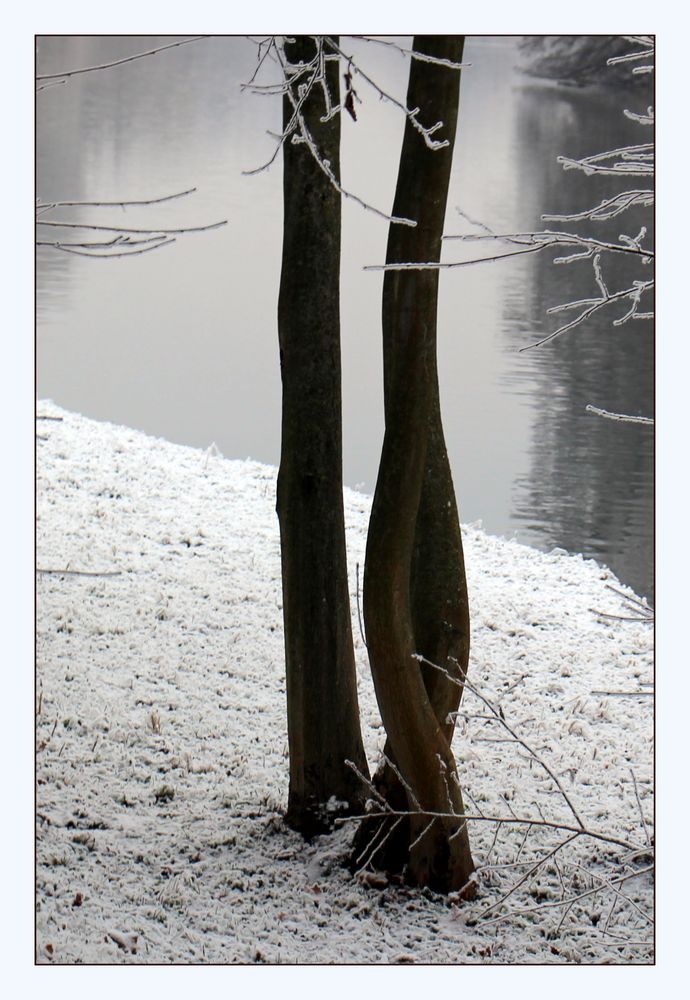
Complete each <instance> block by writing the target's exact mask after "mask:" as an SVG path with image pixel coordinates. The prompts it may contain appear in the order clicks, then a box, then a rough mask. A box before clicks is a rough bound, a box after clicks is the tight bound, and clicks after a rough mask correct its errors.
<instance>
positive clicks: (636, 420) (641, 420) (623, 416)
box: [585, 403, 654, 426]
mask: <svg viewBox="0 0 690 1000" xmlns="http://www.w3.org/2000/svg"><path fill="white" fill-rule="evenodd" d="M585 410H586V411H587V412H588V413H596V415H597V416H598V417H606V419H607V420H621V421H623V422H624V423H626V424H647V425H648V426H653V425H654V417H635V416H632V415H631V414H627V413H611V411H610V410H602V409H601V408H600V407H598V406H592V404H591V403H588V404H587V406H586V407H585Z"/></svg>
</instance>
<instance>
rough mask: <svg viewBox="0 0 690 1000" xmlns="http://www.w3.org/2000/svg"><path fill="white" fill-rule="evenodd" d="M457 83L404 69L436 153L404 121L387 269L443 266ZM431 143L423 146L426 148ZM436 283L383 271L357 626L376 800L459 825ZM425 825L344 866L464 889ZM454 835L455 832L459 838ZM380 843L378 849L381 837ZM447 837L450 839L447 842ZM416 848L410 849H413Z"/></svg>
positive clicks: (449, 498)
mask: <svg viewBox="0 0 690 1000" xmlns="http://www.w3.org/2000/svg"><path fill="white" fill-rule="evenodd" d="M463 41H464V39H463V38H462V37H443V38H432V37H422V38H415V40H414V48H415V50H416V51H419V52H423V53H426V54H428V55H431V56H435V57H437V58H442V59H449V60H452V61H453V62H459V61H460V60H461V58H462V50H463ZM459 82H460V81H459V71H457V70H453V69H450V68H448V67H445V66H440V65H437V64H431V63H426V62H421V61H417V60H413V61H412V64H411V68H410V83H409V89H408V95H407V104H408V107H410V108H415V107H418V108H419V109H420V111H419V115H418V119H419V121H420V122H422V123H423V124H425V125H427V126H429V125H432V124H434V123H435V122H436V121H437V120H438V119H442V120H443V122H444V129H443V132H442V133H441V134H442V136H443V137H444V138H445V139H447V140H448V145H447V146H446V147H445V148H444V149H440V150H435V151H433V150H430V149H428V147H427V146H426V145H425V144H424V142H423V140H422V138H421V136H420V135H419V134H418V132H417V131H416V130H415V129H414V128H413V127H412V126H411V125H410V123H409V122H408V123H407V124H406V128H405V135H404V138H403V148H402V153H401V158H400V169H399V174H398V183H397V188H396V196H395V203H394V208H393V214H395V215H405V216H407V217H412V218H415V219H416V220H417V226H416V227H415V228H410V227H404V226H399V225H397V226H396V225H394V224H392V225H391V228H390V234H389V241H388V250H387V256H386V262H387V263H400V262H408V261H414V262H433V261H439V260H440V253H441V236H442V232H443V224H444V218H445V210H446V202H447V194H448V185H449V180H450V169H451V163H452V153H453V145H454V140H455V130H456V123H457V115H458V102H459ZM438 135H439V133H435V134H434V138H437V137H438ZM438 278H439V274H438V271H437V270H422V271H388V272H386V274H385V278H384V290H383V340H384V383H385V384H384V393H385V408H386V433H385V438H384V445H383V452H382V457H381V464H380V468H379V477H378V482H377V487H376V494H375V497H374V503H373V508H372V515H371V521H370V525H369V538H368V544H367V556H366V566H365V576H364V615H365V624H366V632H367V642H368V645H369V655H370V659H371V664H372V673H373V675H374V684H375V687H376V693H377V698H378V700H379V707H380V709H381V714H382V718H383V722H384V725H385V728H386V732H387V734H388V741H387V744H386V756H387V757H388V758H389V759H391V760H392V761H393V763H394V765H395V767H396V768H397V770H398V771H399V772H400V773H401V774H402V777H403V782H404V783H401V782H400V780H399V779H398V777H397V774H396V771H395V770H394V769H393V768H391V767H389V766H388V765H387V764H385V763H384V765H383V767H382V768H380V769H379V772H378V774H377V776H376V784H377V786H378V789H379V791H380V792H381V793H382V794H383V795H384V796H385V797H386V799H387V800H388V801H389V803H390V804H391V805H392V806H393V808H395V809H398V810H399V809H405V808H407V809H409V810H410V811H411V812H412V813H414V811H415V810H418V809H419V807H421V809H422V810H424V811H430V812H443V813H449V812H455V813H462V812H463V804H462V794H461V791H460V786H459V783H458V781H457V773H456V766H455V761H454V759H453V755H452V751H451V749H450V741H451V738H452V735H453V728H454V725H453V721H452V719H451V720H449V718H448V715H449V713H452V712H453V711H455V710H456V709H457V707H458V704H459V701H460V696H461V692H462V688H461V686H458V685H457V684H453V683H452V682H450V681H448V679H447V678H446V677H444V675H443V674H442V673H440V672H439V671H437V670H434V669H432V668H430V667H424V666H422V667H420V664H419V662H418V661H417V660H416V659H414V654H421V655H423V656H424V657H425V658H427V659H428V660H430V661H431V662H432V663H435V664H438V665H439V666H441V667H442V668H443V669H444V670H446V671H447V672H448V673H450V674H451V675H452V676H454V677H455V678H456V679H457V680H459V681H460V682H462V680H463V679H464V676H465V674H466V671H467V662H468V656H469V612H468V603H467V587H466V581H465V571H464V560H463V553H462V540H461V536H460V525H459V519H458V511H457V505H456V502H455V494H454V490H453V484H452V478H451V473H450V466H449V463H448V456H447V452H446V446H445V441H444V437H443V428H442V423H441V411H440V402H439V391H438V374H437V366H436V317H437V301H438ZM428 822H429V821H428V819H427V820H423V819H419V818H418V817H415V816H414V815H412V816H411V817H410V820H409V822H408V823H402V824H398V825H397V827H396V829H395V831H392V829H391V827H392V825H393V824H392V822H391V821H386V822H384V823H382V824H378V825H377V824H374V823H373V821H371V822H369V823H367V822H365V823H363V824H362V827H361V829H360V831H359V832H358V836H357V837H356V839H355V854H356V856H357V858H358V859H359V860H360V861H361V859H362V857H363V856H364V857H365V858H366V857H367V853H366V848H367V845H368V844H372V843H374V839H375V838H376V840H377V841H378V842H379V843H381V845H382V846H381V847H380V848H379V849H378V850H374V851H373V853H371V852H370V854H369V860H372V861H373V862H374V863H375V864H377V865H380V866H382V867H384V868H386V869H387V870H389V871H390V870H394V871H400V870H402V869H403V868H404V869H405V872H406V877H407V878H408V880H409V881H411V882H413V883H417V884H425V885H430V886H432V887H433V888H436V889H438V890H441V891H449V890H451V889H458V888H461V887H462V886H464V885H465V883H466V882H467V880H468V879H469V876H470V875H471V873H472V871H473V863H472V858H471V854H470V849H469V840H468V836H467V831H466V828H464V827H462V826H461V824H458V823H457V821H452V820H451V821H442V820H438V819H437V820H436V821H435V822H434V823H433V825H432V826H431V828H430V829H428V830H427V831H426V833H424V834H423V836H421V837H420V834H422V833H423V831H424V829H425V827H426V826H427V825H428ZM458 831H459V832H458ZM386 833H388V836H387V838H386V839H385V840H384V836H385V834H386ZM453 834H456V836H453ZM411 845H414V846H413V847H412V849H411V850H410V846H411Z"/></svg>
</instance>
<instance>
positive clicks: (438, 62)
mask: <svg viewBox="0 0 690 1000" xmlns="http://www.w3.org/2000/svg"><path fill="white" fill-rule="evenodd" d="M351 37H352V38H356V39H358V40H359V41H360V42H373V43H375V44H376V45H386V46H388V48H391V49H395V50H396V51H397V52H399V53H400V54H401V55H403V56H411V58H412V59H415V60H417V61H418V62H427V63H433V64H434V65H435V66H447V67H448V68H449V69H468V68H469V67H470V66H471V65H472V63H466V62H453V60H452V59H441V58H440V57H439V56H430V55H427V54H426V52H417V51H415V49H408V48H406V47H405V46H404V45H400V44H399V43H398V42H391V41H390V40H389V39H386V38H373V37H372V36H371V35H352V36H351Z"/></svg>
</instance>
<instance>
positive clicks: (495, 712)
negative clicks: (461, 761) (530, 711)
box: [415, 654, 583, 829]
mask: <svg viewBox="0 0 690 1000" xmlns="http://www.w3.org/2000/svg"><path fill="white" fill-rule="evenodd" d="M415 658H416V659H418V660H419V661H420V662H421V663H425V664H426V665H427V666H429V667H432V668H433V669H435V670H439V671H440V672H441V673H442V674H444V675H445V676H446V677H447V679H448V680H449V681H451V682H452V683H454V684H457V685H458V686H459V687H463V686H466V687H467V688H468V689H469V690H470V691H471V692H472V694H473V695H474V696H475V697H476V698H479V700H480V701H482V702H483V703H484V704H485V705H486V707H487V708H488V709H489V711H490V712H491V718H492V719H494V720H495V721H496V722H498V723H500V725H502V726H503V728H504V729H505V730H506V732H507V733H509V734H510V735H511V736H512V738H513V739H514V740H515V742H516V743H519V744H520V746H521V747H522V748H523V749H524V750H526V751H527V753H528V754H529V755H530V756H531V757H532V758H533V759H534V760H535V761H536V762H537V763H538V764H540V765H541V767H543V769H544V770H545V771H546V773H547V774H548V776H549V777H550V778H551V780H552V781H553V782H554V784H555V785H556V787H557V788H558V791H559V792H560V793H561V795H562V796H563V799H564V801H565V803H566V805H567V806H568V808H569V809H570V812H571V813H572V815H573V816H574V818H575V820H576V821H577V823H578V824H579V826H580V828H581V829H582V828H583V823H582V820H581V819H580V816H579V813H578V811H577V809H576V808H575V806H574V805H573V803H572V802H571V800H570V797H569V796H568V793H567V792H566V791H565V789H564V788H563V785H562V784H561V782H560V781H559V779H558V776H557V775H556V774H554V772H553V771H552V770H551V768H550V767H549V765H548V764H547V763H546V761H544V760H543V759H542V758H541V757H540V756H539V754H538V753H537V752H536V750H534V749H533V748H532V747H531V746H530V745H529V744H528V743H526V742H525V740H523V739H522V737H521V736H518V734H517V733H516V732H515V730H514V729H513V728H512V727H511V726H509V725H508V723H507V722H506V720H505V718H504V716H503V713H502V712H501V711H500V709H498V708H496V706H495V705H494V704H493V703H492V702H491V701H489V699H488V698H487V697H486V696H485V695H483V694H482V693H481V691H479V690H477V688H476V687H475V686H474V685H473V684H471V683H470V682H469V681H468V680H467V679H466V678H465V679H464V680H463V681H462V682H460V681H458V680H457V678H455V677H453V676H452V674H450V673H449V672H448V671H447V670H445V669H444V668H443V667H440V666H439V665H438V664H437V663H432V662H431V660H428V659H427V658H426V657H425V656H421V654H416V657H415ZM451 714H457V713H451Z"/></svg>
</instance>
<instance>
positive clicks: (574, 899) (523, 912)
mask: <svg viewBox="0 0 690 1000" xmlns="http://www.w3.org/2000/svg"><path fill="white" fill-rule="evenodd" d="M653 871H654V866H653V865H650V866H649V867H647V868H640V869H639V870H638V871H636V872H628V873H626V874H625V875H620V876H618V877H617V878H615V879H610V880H609V881H610V883H611V888H613V886H617V885H621V884H622V883H623V882H629V881H630V880H631V879H633V878H637V877H638V876H640V875H647V874H649V873H651V872H653ZM588 874H590V875H591V873H590V872H588ZM598 892H601V885H597V886H595V887H593V888H591V889H585V890H584V891H583V892H579V893H577V895H575V896H570V897H569V898H567V899H556V900H551V901H546V902H543V903H539V904H538V905H537V906H526V907H523V908H521V909H519V910H508V911H507V912H506V913H501V914H498V915H497V916H495V917H492V918H491V919H490V920H487V921H486V923H487V924H490V923H495V922H497V921H500V920H509V919H510V918H511V917H518V916H532V915H534V914H535V913H542V912H543V911H544V910H548V909H558V908H560V907H561V906H568V907H570V906H572V905H573V904H574V903H579V902H580V901H581V900H583V899H587V898H588V897H589V896H594V895H596V894H597V893H598Z"/></svg>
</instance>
